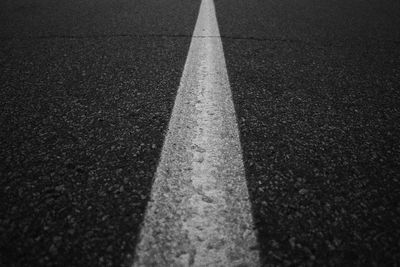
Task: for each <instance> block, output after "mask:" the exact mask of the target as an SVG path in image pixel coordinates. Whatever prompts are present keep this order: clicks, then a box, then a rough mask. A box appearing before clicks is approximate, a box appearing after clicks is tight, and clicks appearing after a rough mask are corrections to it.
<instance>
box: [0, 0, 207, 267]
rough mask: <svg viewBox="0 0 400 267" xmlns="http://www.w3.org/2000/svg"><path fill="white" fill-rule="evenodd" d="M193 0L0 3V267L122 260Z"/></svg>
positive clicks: (130, 249)
mask: <svg viewBox="0 0 400 267" xmlns="http://www.w3.org/2000/svg"><path fill="white" fill-rule="evenodd" d="M198 6H199V3H198V1H178V0H174V1H171V0H167V1H163V2H160V1H152V0H150V1H122V0H112V1H89V0H86V1H57V3H56V2H54V1H18V2H15V1H2V2H1V4H0V10H1V11H0V21H1V23H0V25H1V26H0V40H1V41H0V42H1V48H0V69H1V72H0V81H1V85H0V125H1V130H0V177H1V179H0V183H1V186H0V190H1V194H0V195H1V196H0V266H121V265H124V264H126V265H129V264H130V263H131V262H132V255H133V253H134V248H135V243H136V240H137V236H138V230H139V225H140V223H141V222H142V220H143V215H144V210H145V207H146V203H147V200H148V198H149V194H150V190H151V183H152V179H153V175H154V173H155V170H156V167H157V161H158V158H159V155H160V150H161V147H162V143H163V139H164V134H165V132H166V128H167V125H168V121H169V118H170V113H171V111H172V107H173V103H174V99H175V95H176V91H177V88H178V85H179V78H180V76H181V73H182V70H183V66H184V62H185V59H186V55H187V50H188V47H189V42H190V38H182V37H176V36H175V35H187V34H188V35H190V34H191V33H192V31H193V28H194V23H195V19H196V15H197V12H198Z"/></svg>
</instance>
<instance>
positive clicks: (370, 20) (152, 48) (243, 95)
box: [0, 0, 400, 266]
mask: <svg viewBox="0 0 400 267" xmlns="http://www.w3.org/2000/svg"><path fill="white" fill-rule="evenodd" d="M199 7H200V0H163V1H160V0H132V1H128V0H108V1H107V0H99V1H95V0H69V1H66V0H60V1H50V0H18V1H11V0H2V1H1V2H0V44H1V46H0V82H1V83H0V125H1V126H0V190H1V193H0V266H122V265H126V266H128V265H130V264H132V262H133V255H134V251H135V246H136V244H137V242H138V236H139V230H140V229H139V226H140V224H141V223H142V221H143V218H144V214H145V209H146V204H147V202H148V200H149V197H150V192H151V186H152V182H153V177H154V174H155V172H156V169H157V164H158V162H159V159H160V153H161V148H162V145H163V142H164V137H165V134H166V131H167V127H168V123H169V120H170V117H171V112H172V108H173V105H174V101H175V97H176V93H177V90H178V87H179V81H180V78H181V75H182V72H183V69H184V65H185V60H186V56H187V54H188V50H189V44H190V41H191V35H192V33H193V30H194V27H195V23H196V19H197V15H198V11H199ZM215 7H216V14H217V19H218V24H219V30H220V33H221V39H222V44H223V48H224V53H225V60H226V65H227V73H228V76H229V81H230V87H231V90H232V95H233V103H234V106H235V110H236V117H237V123H238V126H239V134H240V142H241V146H242V150H243V159H244V160H243V163H244V168H245V172H246V181H247V187H248V190H249V195H250V200H251V207H252V212H253V221H254V223H255V230H256V234H257V238H258V244H259V245H258V247H257V248H256V249H258V250H259V254H260V258H261V262H262V264H263V265H265V266H299V265H303V266H307V265H308V266H313V265H315V266H323V265H325V266H374V265H375V266H398V265H399V264H400V227H399V225H400V206H399V201H398V198H399V196H400V184H399V183H400V91H399V90H400V26H399V25H400V2H399V1H396V0H368V1H367V0H347V1H346V0H320V1H317V0H279V1H275V0H265V1H261V0H230V1H228V0H215ZM396 264H397V265H396Z"/></svg>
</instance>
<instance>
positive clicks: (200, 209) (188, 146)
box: [133, 0, 259, 266]
mask: <svg viewBox="0 0 400 267" xmlns="http://www.w3.org/2000/svg"><path fill="white" fill-rule="evenodd" d="M195 37H201V38H195ZM253 229H254V227H253V222H252V215H251V208H250V202H249V197H248V191H247V186H246V181H245V174H244V167H243V161H242V154H241V147H240V141H239V133H238V127H237V123H236V116H235V112H234V108H233V102H232V95H231V90H230V85H229V81H228V74H227V71H226V64H225V58H224V53H223V49H222V42H221V38H220V33H219V29H218V24H217V19H216V16H215V7H214V2H213V0H202V3H201V6H200V11H199V15H198V19H197V23H196V27H195V30H194V33H193V38H192V40H191V44H190V49H189V54H188V57H187V60H186V64H185V68H184V71H183V74H182V78H181V82H180V86H179V89H178V94H177V97H176V101H175V106H174V109H173V112H172V116H171V120H170V123H169V129H168V133H167V136H166V138H165V141H164V147H163V150H162V153H161V159H160V162H159V165H158V168H157V172H156V174H155V180H154V184H153V188H152V193H151V200H150V202H149V204H148V208H147V212H146V215H145V219H144V225H143V227H142V229H141V236H140V240H139V243H138V245H137V247H136V255H135V261H134V264H133V266H258V265H259V257H258V251H257V250H256V247H257V242H256V237H255V233H254V230H253Z"/></svg>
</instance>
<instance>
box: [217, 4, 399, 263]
mask: <svg viewBox="0 0 400 267" xmlns="http://www.w3.org/2000/svg"><path fill="white" fill-rule="evenodd" d="M216 9H217V17H218V21H219V25H220V30H221V34H222V36H223V37H224V38H223V45H224V50H225V57H226V60H227V67H228V74H229V77H230V82H231V88H232V93H233V98H234V103H235V108H236V112H237V117H238V118H237V119H238V123H239V128H240V135H241V142H242V147H243V153H244V164H245V169H246V176H247V182H248V187H249V193H250V198H251V200H252V205H253V215H254V219H255V224H256V228H257V230H258V235H259V238H258V240H259V243H260V250H261V253H260V254H261V258H262V261H263V265H265V266H397V265H398V264H399V262H400V228H399V225H400V207H399V202H398V199H399V195H400V185H399V182H400V108H399V107H400V92H399V89H400V29H399V27H398V25H400V18H399V16H398V14H400V5H399V2H398V1H390V0H387V1H375V0H372V1H362V0H360V1H344V0H335V1H327V0H323V1H317V0H301V1H300V0H298V1H292V0H290V1H289V0H281V1H272V0H268V1H258V0H246V1H244V0H234V1H226V0H217V1H216Z"/></svg>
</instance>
